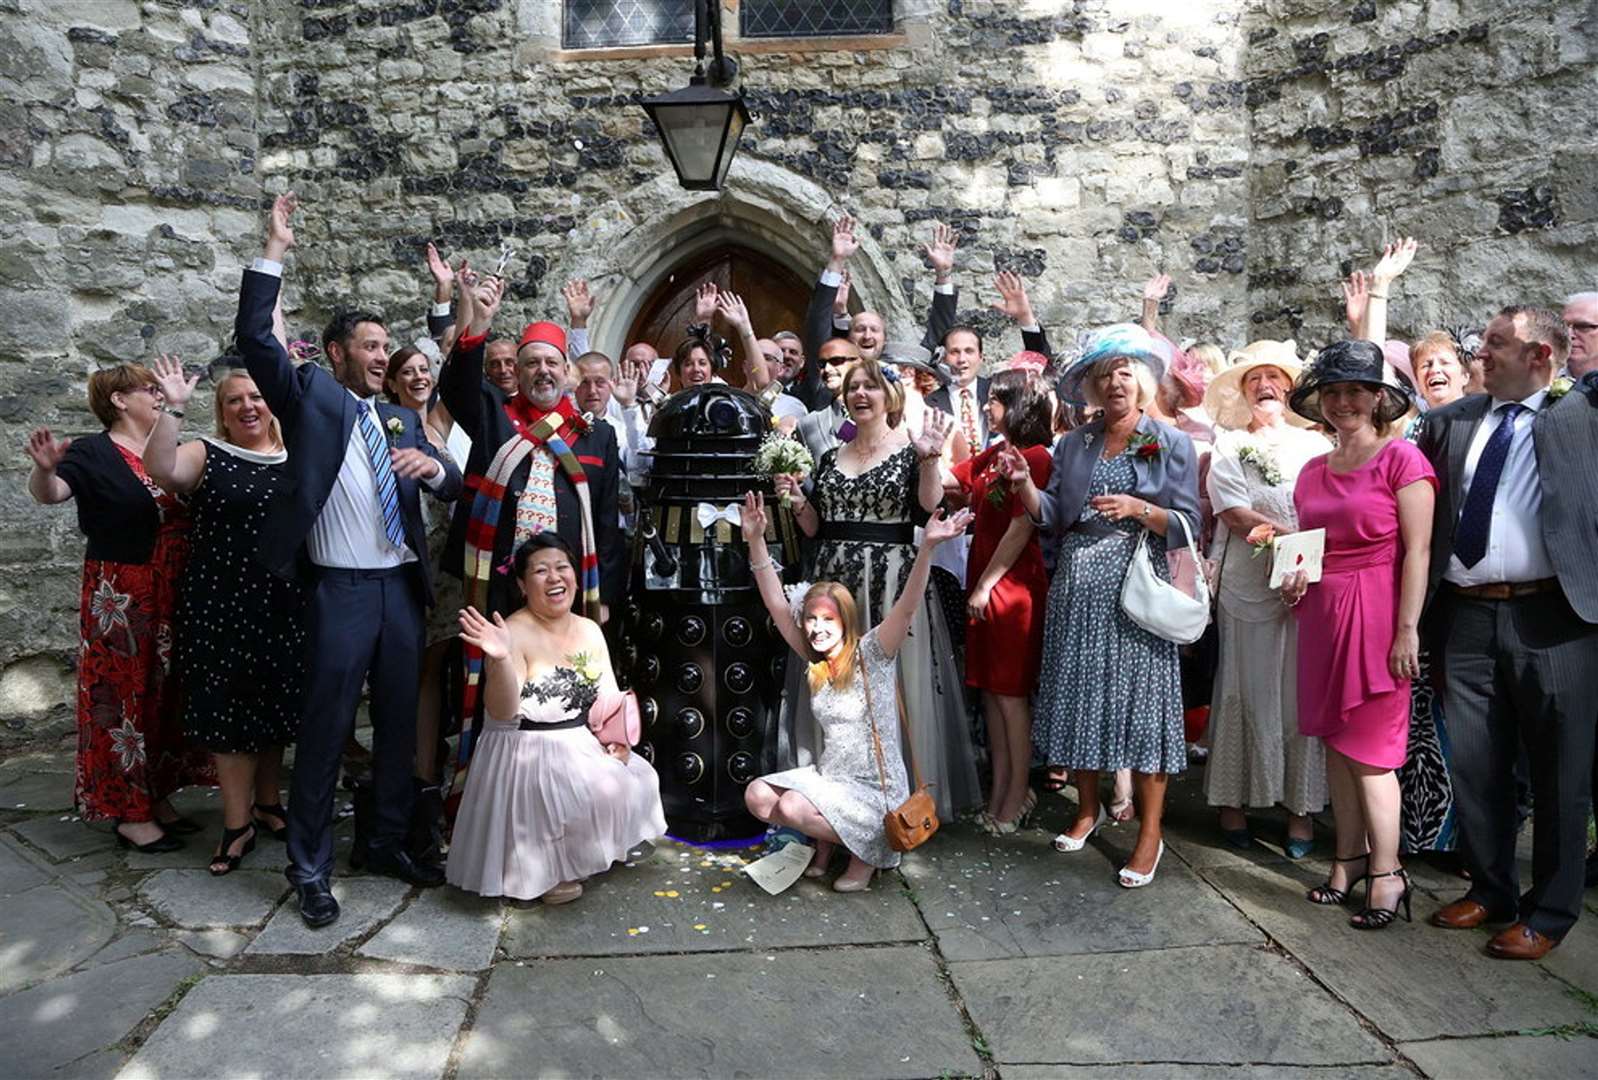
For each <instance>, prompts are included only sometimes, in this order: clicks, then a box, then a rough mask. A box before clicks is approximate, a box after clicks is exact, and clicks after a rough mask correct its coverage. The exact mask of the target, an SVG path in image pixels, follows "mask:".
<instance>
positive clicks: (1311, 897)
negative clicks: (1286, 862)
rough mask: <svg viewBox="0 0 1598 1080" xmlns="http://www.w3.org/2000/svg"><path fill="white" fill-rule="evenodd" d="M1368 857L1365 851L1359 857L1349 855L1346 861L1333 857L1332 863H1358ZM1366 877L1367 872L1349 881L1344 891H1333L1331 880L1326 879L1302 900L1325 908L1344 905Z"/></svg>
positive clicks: (1367, 875)
mask: <svg viewBox="0 0 1598 1080" xmlns="http://www.w3.org/2000/svg"><path fill="white" fill-rule="evenodd" d="M1370 857H1371V856H1370V852H1368V851H1367V852H1363V853H1361V854H1359V855H1350V856H1348V858H1346V859H1345V858H1343V857H1341V856H1333V858H1332V861H1333V862H1334V863H1349V862H1359V861H1360V860H1361V859H1369V858H1370ZM1368 877H1370V874H1369V873H1368V872H1367V873H1364V874H1361V875H1360V876H1359V877H1357V878H1354V879H1353V880H1352V881H1350V882H1349V883H1348V888H1346V889H1334V888H1333V887H1332V879H1331V878H1327V879H1326V880H1325V881H1324V882H1322V883H1321V884H1319V885H1317V886H1315V887H1314V888H1313V889H1311V890H1310V891H1309V892H1307V893H1305V894H1304V899H1306V900H1308V901H1309V902H1310V903H1312V904H1322V905H1325V906H1327V907H1330V906H1332V905H1333V904H1337V905H1341V904H1346V903H1348V898H1349V897H1350V896H1352V895H1353V893H1354V890H1355V889H1357V888H1358V887H1359V883H1360V882H1362V881H1364V880H1365V879H1366V878H1368Z"/></svg>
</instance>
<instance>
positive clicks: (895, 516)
mask: <svg viewBox="0 0 1598 1080" xmlns="http://www.w3.org/2000/svg"><path fill="white" fill-rule="evenodd" d="M916 468H917V465H916V455H915V449H914V448H913V447H911V446H908V445H907V446H905V447H904V448H902V449H901V450H899V451H898V452H897V453H895V454H893V455H891V456H890V457H887V458H885V459H884V460H882V461H881V462H879V463H878V464H876V465H875V466H873V467H872V468H870V469H867V470H866V471H865V472H864V473H861V474H860V475H859V476H847V475H845V474H844V473H842V472H840V471H839V469H838V451H837V450H836V449H834V450H829V451H827V452H826V453H825V454H824V455H822V458H821V463H820V465H819V466H818V467H817V469H816V473H815V487H814V493H813V495H812V499H813V501H814V503H815V508H816V513H817V515H818V516H819V518H820V521H821V527H820V531H819V532H818V533H817V536H816V541H817V543H816V554H815V578H816V580H817V581H837V582H841V583H842V584H843V585H844V586H845V587H846V588H847V589H848V590H849V592H850V593H851V594H852V595H853V596H854V600H855V604H856V606H857V608H858V609H859V615H860V622H861V626H860V629H861V631H862V632H864V631H866V630H870V629H872V628H873V627H875V626H876V625H877V624H879V623H880V622H881V621H882V620H883V618H884V617H885V616H886V615H887V614H888V611H889V610H890V609H891V608H892V607H893V602H894V601H895V600H896V599H898V597H899V593H900V591H901V590H903V588H904V585H905V582H906V580H907V579H908V578H909V576H910V564H911V563H913V562H914V561H915V555H916V543H915V527H916V526H917V525H918V524H921V523H922V522H924V521H925V520H926V518H927V515H926V513H925V512H923V511H922V510H921V507H920V504H919V502H918V500H917V498H916V478H917V476H916ZM898 662H899V675H900V683H901V686H902V693H903V695H904V705H905V713H906V715H907V716H908V717H909V718H910V742H911V745H912V746H913V747H914V750H915V756H916V764H917V765H919V766H920V769H921V776H922V779H924V780H925V781H927V782H928V783H930V784H934V785H936V786H935V787H934V788H933V789H932V795H933V797H934V798H935V799H936V800H937V803H938V813H939V815H940V816H942V817H943V818H944V820H952V819H953V817H954V815H955V813H956V812H958V811H959V810H963V809H965V808H967V807H970V806H974V805H976V804H977V802H978V801H980V799H981V788H980V787H979V785H978V781H977V771H976V764H975V758H974V755H973V752H972V747H971V737H970V729H969V727H968V725H967V723H966V717H965V698H964V690H963V686H964V680H963V679H962V678H961V673H960V670H959V667H958V665H957V664H956V663H955V659H954V650H953V647H952V646H951V644H950V640H949V628H948V624H947V623H946V622H945V619H944V614H943V611H942V609H941V608H940V607H939V606H938V604H937V603H935V602H934V601H933V600H932V598H931V597H930V595H929V596H927V597H923V599H922V603H921V607H920V610H919V611H917V613H916V616H915V619H914V621H913V622H912V623H911V627H910V635H909V637H908V638H906V639H905V643H904V645H903V646H902V647H901V648H900V650H899V656H898ZM806 666H807V665H806V664H805V663H804V662H803V661H802V660H801V659H800V658H799V657H794V658H792V660H791V661H790V663H789V665H788V703H789V704H788V709H787V720H788V725H785V726H786V727H787V730H788V731H790V732H792V737H793V746H794V751H795V752H794V754H793V760H792V764H793V765H808V764H814V762H815V757H816V743H817V741H818V736H817V734H816V725H815V721H814V719H813V717H811V716H810V712H809V706H808V699H809V695H808V693H806V692H805V684H804V682H803V677H804V672H805V670H806ZM890 715H892V714H890ZM789 725H791V726H789Z"/></svg>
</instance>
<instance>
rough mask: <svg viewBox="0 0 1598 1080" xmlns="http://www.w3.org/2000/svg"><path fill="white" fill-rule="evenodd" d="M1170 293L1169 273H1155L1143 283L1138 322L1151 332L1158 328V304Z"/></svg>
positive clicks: (1156, 331) (1155, 331) (1156, 330)
mask: <svg viewBox="0 0 1598 1080" xmlns="http://www.w3.org/2000/svg"><path fill="white" fill-rule="evenodd" d="M1169 295H1171V275H1170V274H1155V275H1154V276H1153V277H1151V278H1149V279H1148V280H1147V281H1145V282H1144V283H1143V312H1142V315H1141V317H1140V318H1139V319H1138V324H1139V325H1141V326H1142V327H1143V329H1145V330H1147V331H1148V332H1149V333H1151V334H1155V333H1158V332H1159V329H1160V304H1162V303H1163V302H1164V301H1165V298H1166V297H1167V296H1169Z"/></svg>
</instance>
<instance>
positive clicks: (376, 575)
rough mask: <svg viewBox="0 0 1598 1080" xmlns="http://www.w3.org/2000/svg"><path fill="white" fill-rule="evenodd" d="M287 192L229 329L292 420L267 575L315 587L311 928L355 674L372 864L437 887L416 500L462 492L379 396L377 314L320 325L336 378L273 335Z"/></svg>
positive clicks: (296, 821)
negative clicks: (414, 825)
mask: <svg viewBox="0 0 1598 1080" xmlns="http://www.w3.org/2000/svg"><path fill="white" fill-rule="evenodd" d="M297 205H298V204H297V202H296V200H295V197H294V195H293V194H292V193H291V194H287V195H280V196H279V197H278V198H277V200H276V201H275V202H274V203H273V205H272V215H271V219H270V221H269V223H268V225H267V232H266V247H265V250H264V251H263V253H262V257H261V258H259V259H256V260H255V263H254V265H253V266H252V267H251V268H250V269H248V270H246V271H245V272H244V283H243V285H242V287H241V288H240V290H239V314H238V321H237V323H236V325H235V332H236V334H237V336H238V343H239V349H240V351H241V352H242V353H243V354H244V361H245V365H246V366H247V367H248V368H249V371H250V375H251V377H252V378H254V379H255V384H256V385H257V386H258V387H260V389H261V394H262V396H263V397H265V398H266V400H267V403H268V404H269V405H270V406H271V407H272V413H273V415H274V416H276V417H277V418H278V421H279V423H281V424H282V426H283V441H284V443H285V444H287V446H288V451H289V462H288V467H289V470H290V473H291V475H292V477H293V484H292V486H291V489H290V492H289V494H288V495H287V496H286V497H285V498H284V499H283V500H282V501H281V502H280V503H279V504H277V505H275V506H274V507H273V508H272V511H271V513H270V515H269V516H268V518H267V521H266V524H265V526H264V527H263V529H262V530H261V547H260V557H261V560H262V562H263V563H265V564H266V565H267V566H268V567H269V568H270V569H271V570H273V571H274V572H276V573H278V574H282V575H284V576H285V577H289V576H293V577H299V578H300V579H302V580H304V581H306V582H307V583H308V584H310V586H311V588H312V593H311V604H310V609H309V613H308V620H309V625H308V629H309V631H310V633H309V641H308V647H309V649H310V679H309V682H308V684H307V686H306V695H305V716H304V718H303V719H302V720H301V723H300V732H299V741H298V748H297V749H296V751H295V758H294V779H293V784H292V787H291V789H290V796H289V807H288V815H289V818H288V829H289V836H288V848H289V867H288V878H289V880H290V881H291V882H293V884H294V887H295V889H296V890H297V892H298V894H299V904H300V916H301V918H303V919H304V920H305V922H306V925H308V926H312V927H317V926H326V925H327V924H328V923H331V922H332V921H333V920H335V919H337V918H338V915H339V908H338V901H337V900H335V899H334V898H333V892H332V888H331V880H332V873H333V795H334V789H335V786H336V784H337V780H338V769H339V757H340V754H341V752H342V750H343V748H344V743H345V741H346V739H347V738H348V737H349V734H350V731H351V730H352V729H353V728H354V725H355V706H356V702H357V701H358V699H359V698H360V694H361V684H362V683H363V682H367V681H369V682H370V684H371V689H372V701H371V717H372V729H373V746H372V749H373V755H372V779H373V786H374V789H375V796H376V804H377V821H376V825H375V826H374V829H373V835H372V836H371V838H370V843H369V845H368V849H367V864H368V865H369V866H370V867H371V869H372V870H374V871H376V872H377V873H381V874H387V875H389V876H391V877H396V878H400V879H401V880H403V881H407V882H409V883H411V884H413V885H424V886H426V885H438V884H442V882H443V880H444V874H443V872H442V871H441V870H440V869H439V868H438V867H436V866H428V865H425V864H421V863H417V862H416V861H415V860H413V859H412V858H411V856H410V854H409V853H408V852H407V850H406V848H405V845H404V843H403V841H404V837H405V834H406V829H407V826H408V824H409V821H410V814H411V799H412V791H411V771H412V764H413V761H412V759H413V758H414V757H415V753H416V693H417V672H418V671H419V670H421V659H422V637H423V613H424V611H425V610H426V608H427V605H429V604H430V603H431V602H432V586H431V582H430V581H429V580H428V573H427V562H426V560H425V558H420V557H419V555H425V553H426V551H427V545H426V540H425V529H424V526H423V523H422V514H421V505H420V502H419V485H421V484H426V485H427V486H428V488H429V489H431V490H432V492H433V493H434V494H435V495H437V496H438V497H439V498H442V499H453V498H455V497H456V496H457V495H458V494H459V493H460V490H461V476H460V472H459V470H457V469H456V468H455V466H454V465H452V464H450V463H449V462H447V461H444V460H441V459H440V457H439V455H438V454H437V453H436V452H435V451H434V450H433V448H432V445H431V444H430V443H429V442H428V441H427V439H426V437H425V436H424V435H423V434H422V430H421V420H420V418H419V417H418V416H417V414H416V413H415V412H414V411H413V410H411V409H405V408H400V407H398V406H394V405H389V404H387V403H386V402H383V401H381V400H379V398H378V397H377V395H378V392H379V391H380V390H382V388H383V375H384V372H385V370H386V369H387V366H388V331H387V330H386V329H385V328H384V326H383V323H382V320H381V318H380V317H379V316H377V315H372V314H368V313H354V314H346V315H340V316H337V317H335V318H334V319H333V321H332V322H331V323H329V324H328V327H327V329H326V331H324V332H323V335H322V350H323V352H324V354H325V355H326V356H327V358H328V361H329V362H330V363H331V365H332V368H333V374H332V375H329V374H328V372H327V371H325V370H323V369H322V368H320V367H318V366H317V365H316V364H313V363H308V364H304V365H302V366H300V367H298V368H296V367H295V366H294V364H293V363H292V362H291V361H290V360H289V357H288V353H287V352H285V351H284V349H283V346H282V345H281V344H280V343H279V342H278V340H277V339H276V338H275V337H273V335H272V309H273V306H274V305H275V304H276V302H277V297H278V290H279V288H280V286H281V285H282V275H283V259H284V256H285V255H286V254H287V253H288V250H289V248H291V247H293V246H294V230H293V229H292V228H291V227H290V225H289V218H290V217H291V216H292V214H293V213H294V210H295V208H296V206H297Z"/></svg>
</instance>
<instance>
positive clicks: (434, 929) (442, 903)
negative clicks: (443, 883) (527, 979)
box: [356, 888, 505, 971]
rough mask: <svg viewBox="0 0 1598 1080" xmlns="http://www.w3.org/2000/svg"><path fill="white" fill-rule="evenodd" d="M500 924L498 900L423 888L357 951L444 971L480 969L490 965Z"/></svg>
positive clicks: (500, 913) (457, 891)
mask: <svg viewBox="0 0 1598 1080" xmlns="http://www.w3.org/2000/svg"><path fill="white" fill-rule="evenodd" d="M504 925H505V912H504V909H503V907H502V906H501V904H500V902H499V901H498V900H491V899H485V898H484V897H481V896H472V895H470V894H469V893H463V892H461V891H460V890H459V889H451V888H443V889H427V890H425V891H423V892H422V894H421V895H420V896H418V897H417V898H416V899H415V900H413V901H412V902H411V904H410V906H409V907H407V908H406V909H405V910H404V911H402V912H400V914H399V915H398V916H397V917H395V918H394V920H393V921H392V922H390V923H389V924H388V925H387V926H385V927H383V929H382V930H380V931H378V933H377V935H376V936H375V937H373V938H372V939H371V940H370V941H368V942H367V943H366V944H364V945H362V946H361V947H360V948H359V949H357V950H356V953H357V954H358V955H360V956H370V957H372V958H374V959H377V960H393V961H396V962H398V963H402V964H420V965H422V966H423V967H431V968H441V969H443V970H445V971H481V970H482V969H483V968H486V967H488V965H489V964H491V963H493V962H494V948H495V946H497V945H498V944H499V935H500V931H501V930H502V929H503V928H504Z"/></svg>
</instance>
